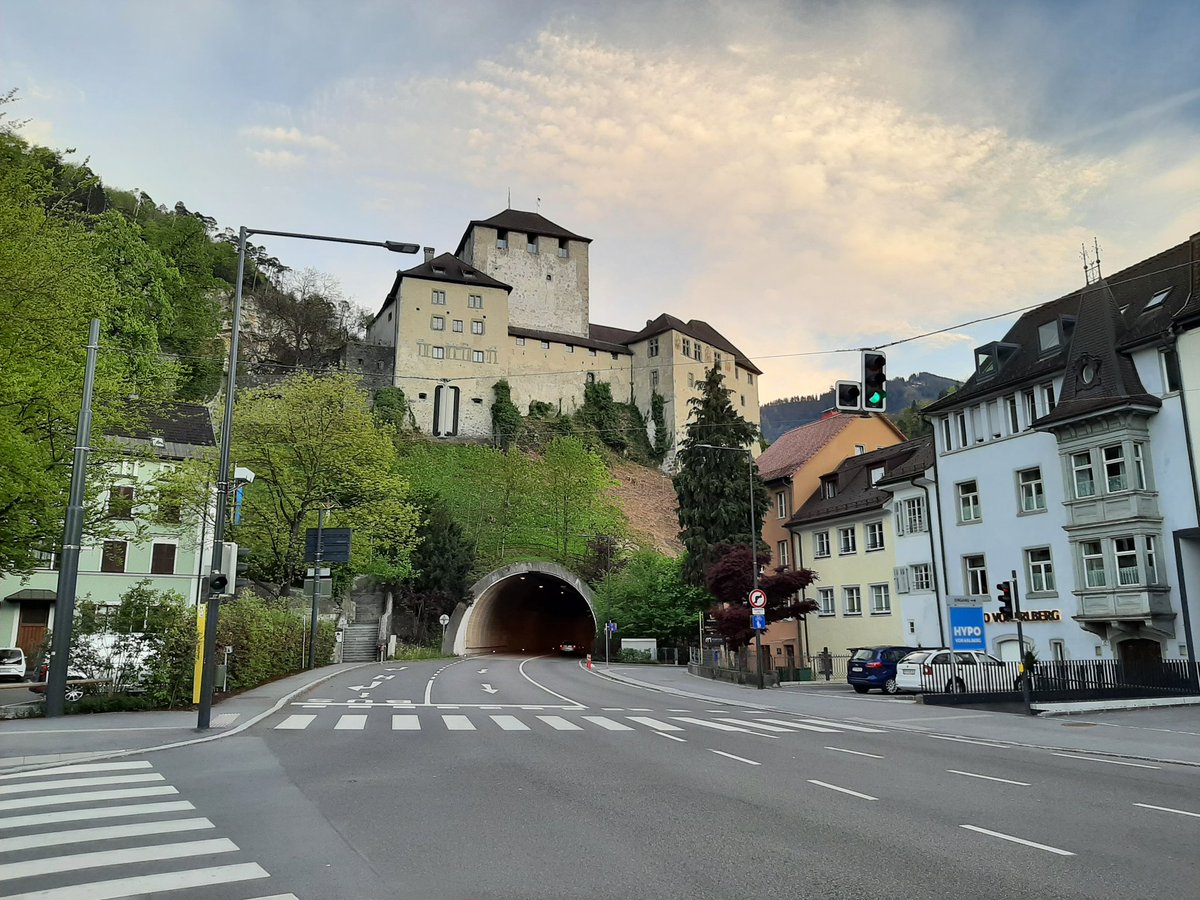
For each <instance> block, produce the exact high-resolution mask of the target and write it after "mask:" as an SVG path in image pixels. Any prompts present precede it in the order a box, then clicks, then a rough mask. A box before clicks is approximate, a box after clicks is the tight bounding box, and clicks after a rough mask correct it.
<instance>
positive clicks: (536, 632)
mask: <svg viewBox="0 0 1200 900" xmlns="http://www.w3.org/2000/svg"><path fill="white" fill-rule="evenodd" d="M595 636H596V620H595V618H594V617H593V615H592V609H591V607H590V606H589V605H588V602H587V600H585V599H584V598H583V597H582V596H581V595H580V593H579V591H578V590H576V589H575V588H574V587H573V586H572V585H571V584H569V583H568V582H566V581H564V580H562V579H561V578H558V577H557V576H555V575H551V574H549V573H546V572H537V571H530V572H522V573H520V574H516V575H510V576H509V577H507V578H504V579H502V580H500V581H498V582H496V583H495V584H494V585H492V586H491V587H489V588H488V589H487V590H486V591H484V592H483V594H482V595H480V596H479V597H478V598H477V599H476V601H475V609H474V611H473V613H472V615H471V619H470V624H469V625H468V628H467V639H466V651H467V652H468V653H478V652H489V651H495V652H498V653H552V652H556V651H557V650H558V647H559V645H560V644H564V643H570V644H576V645H578V646H580V647H582V648H584V649H585V651H590V650H591V649H592V642H593V641H594V640H595Z"/></svg>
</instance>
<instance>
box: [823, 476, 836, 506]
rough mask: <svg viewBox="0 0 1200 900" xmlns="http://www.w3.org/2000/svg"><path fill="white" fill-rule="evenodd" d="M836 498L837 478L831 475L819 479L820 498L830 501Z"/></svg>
mask: <svg viewBox="0 0 1200 900" xmlns="http://www.w3.org/2000/svg"><path fill="white" fill-rule="evenodd" d="M836 496H837V476H834V475H831V476H829V477H827V478H822V479H821V497H822V498H823V499H825V500H832V499H833V498H834V497H836Z"/></svg>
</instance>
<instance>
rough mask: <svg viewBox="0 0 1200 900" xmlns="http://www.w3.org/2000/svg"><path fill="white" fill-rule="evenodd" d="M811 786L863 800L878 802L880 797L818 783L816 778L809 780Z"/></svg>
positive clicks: (822, 782)
mask: <svg viewBox="0 0 1200 900" xmlns="http://www.w3.org/2000/svg"><path fill="white" fill-rule="evenodd" d="M808 783H809V784H815V785H817V787H823V788H829V790H831V791H839V792H840V793H843V794H849V795H850V796H851V797H860V798H861V799H863V800H878V799H879V798H878V797H872V796H871V795H870V794H860V793H859V792H858V791H852V790H850V788H844V787H838V786H837V785H836V784H829V783H827V782H824V781H817V780H816V779H815V778H810V779H808Z"/></svg>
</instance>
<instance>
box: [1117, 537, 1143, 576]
mask: <svg viewBox="0 0 1200 900" xmlns="http://www.w3.org/2000/svg"><path fill="white" fill-rule="evenodd" d="M1113 556H1114V558H1115V559H1116V562H1117V584H1119V585H1121V586H1125V585H1130V584H1138V583H1139V582H1140V581H1141V573H1140V572H1138V558H1137V544H1136V542H1135V541H1134V539H1133V538H1132V537H1119V538H1114V539H1113Z"/></svg>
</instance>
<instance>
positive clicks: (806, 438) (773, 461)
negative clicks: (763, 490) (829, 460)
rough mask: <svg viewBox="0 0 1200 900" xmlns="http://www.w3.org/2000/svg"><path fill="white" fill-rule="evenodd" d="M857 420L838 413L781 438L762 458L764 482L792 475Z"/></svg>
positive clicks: (760, 468) (760, 462)
mask: <svg viewBox="0 0 1200 900" xmlns="http://www.w3.org/2000/svg"><path fill="white" fill-rule="evenodd" d="M857 418H858V416H845V415H842V414H841V413H837V414H835V415H830V416H826V417H825V418H823V419H817V421H815V422H809V423H808V424H807V425H801V426H800V427H799V428H793V429H792V430H791V431H789V432H787V433H785V434H782V435H780V436H779V439H778V440H776V441H775V443H773V444H772V445H771V446H770V447H768V448H767V449H766V450H764V451H763V452H762V455H761V456H759V458H758V471H759V474H760V475H761V477H762V479H763V480H764V481H771V480H773V479H775V478H782V477H784V476H785V475H791V474H792V473H793V472H795V471H796V469H798V468H800V466H802V465H804V464H805V463H806V462H808V461H809V460H810V459H812V458H813V457H814V456H816V455H817V453H818V452H820V451H821V449H822V448H823V447H825V445H827V444H828V443H829V442H830V441H831V440H833V439H834V438H835V437H836V436H837V435H838V434H840V433H841V431H842V429H844V428H846V427H847V426H848V425H849V424H850V423H851V422H853V421H854V420H855V419H857Z"/></svg>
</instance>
